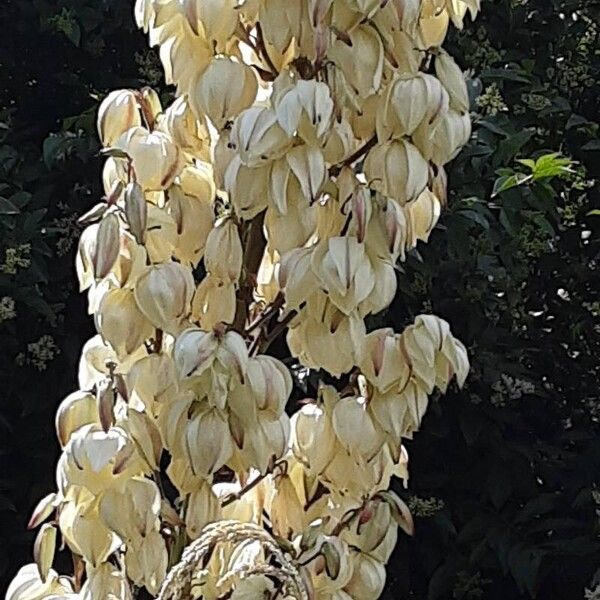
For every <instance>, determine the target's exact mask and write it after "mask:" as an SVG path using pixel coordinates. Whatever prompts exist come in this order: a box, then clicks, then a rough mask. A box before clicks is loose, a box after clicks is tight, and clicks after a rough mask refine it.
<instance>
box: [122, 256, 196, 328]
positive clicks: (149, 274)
mask: <svg viewBox="0 0 600 600" xmlns="http://www.w3.org/2000/svg"><path fill="white" fill-rule="evenodd" d="M134 293H135V301H136V302H137V305H138V307H139V309H140V310H141V311H142V313H143V314H144V315H145V316H146V318H147V319H148V320H149V321H150V323H152V325H154V327H157V328H158V329H163V330H165V331H167V332H169V333H176V332H177V331H178V329H179V327H180V323H181V321H182V320H183V318H184V317H186V316H187V315H188V314H189V312H190V308H191V301H192V296H193V294H194V278H193V276H192V272H191V270H190V269H189V268H188V267H184V266H183V265H181V264H179V263H175V262H170V263H164V264H160V265H153V266H150V267H148V268H147V269H146V272H145V273H144V274H143V275H142V276H141V277H140V278H139V280H138V282H137V285H136V287H135V292H134Z"/></svg>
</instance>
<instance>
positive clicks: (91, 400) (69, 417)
mask: <svg viewBox="0 0 600 600" xmlns="http://www.w3.org/2000/svg"><path fill="white" fill-rule="evenodd" d="M97 422H98V409H97V406H96V398H95V397H94V395H93V394H91V393H90V392H84V391H77V392H73V393H72V394H69V395H68V396H67V397H66V398H65V399H64V400H63V401H62V402H61V403H60V405H59V407H58V410H57V411H56V436H57V437H58V441H59V442H60V445H61V446H62V447H63V448H64V447H65V446H66V445H67V443H68V441H69V439H70V438H71V435H72V434H73V432H75V431H77V430H78V429H79V428H80V427H83V426H84V425H89V424H90V423H97Z"/></svg>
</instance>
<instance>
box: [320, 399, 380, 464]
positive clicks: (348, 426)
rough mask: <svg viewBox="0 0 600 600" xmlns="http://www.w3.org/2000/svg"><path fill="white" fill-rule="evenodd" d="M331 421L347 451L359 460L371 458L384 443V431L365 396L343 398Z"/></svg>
mask: <svg viewBox="0 0 600 600" xmlns="http://www.w3.org/2000/svg"><path fill="white" fill-rule="evenodd" d="M331 423H332V425H333V430H334V432H335V435H336V436H337V438H338V440H339V441H340V443H341V445H342V446H343V448H344V449H345V451H346V452H347V453H348V454H349V455H351V456H352V457H354V458H355V459H357V460H358V461H368V460H370V459H371V458H373V456H375V454H377V452H379V450H380V449H381V447H382V445H383V442H384V440H383V433H382V432H381V430H380V429H379V428H378V427H377V425H376V424H375V422H374V421H373V419H372V417H371V415H370V413H369V412H368V411H367V406H366V403H365V400H364V399H363V398H357V397H353V396H349V397H347V398H341V399H340V400H339V401H338V402H337V404H336V405H335V407H334V409H333V414H332V416H331Z"/></svg>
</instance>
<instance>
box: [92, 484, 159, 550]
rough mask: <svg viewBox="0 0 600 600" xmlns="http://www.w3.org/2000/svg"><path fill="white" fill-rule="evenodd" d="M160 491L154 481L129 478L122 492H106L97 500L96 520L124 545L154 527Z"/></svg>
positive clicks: (115, 490) (120, 490)
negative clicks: (102, 523)
mask: <svg viewBox="0 0 600 600" xmlns="http://www.w3.org/2000/svg"><path fill="white" fill-rule="evenodd" d="M160 509H161V501H160V491H159V489H158V486H157V485H156V483H154V481H151V480H150V479H146V478H142V477H139V478H137V477H136V478H133V479H130V480H129V481H127V482H126V483H125V485H124V487H123V489H114V488H113V489H108V490H106V491H105V492H104V493H103V494H102V496H101V497H100V503H99V510H100V517H101V518H102V521H103V522H104V524H105V525H106V526H107V527H108V528H109V529H110V530H111V531H114V532H115V533H116V534H117V535H118V536H119V537H120V538H121V539H122V540H123V541H124V542H125V543H130V542H131V541H133V540H137V539H138V538H139V537H140V536H146V535H148V534H149V533H150V532H152V531H153V530H154V529H156V527H157V525H158V517H159V514H160Z"/></svg>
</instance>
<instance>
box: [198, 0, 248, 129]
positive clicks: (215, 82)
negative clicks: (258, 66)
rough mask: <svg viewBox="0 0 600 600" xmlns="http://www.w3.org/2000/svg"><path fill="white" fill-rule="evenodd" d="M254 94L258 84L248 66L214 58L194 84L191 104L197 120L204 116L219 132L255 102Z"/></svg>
mask: <svg viewBox="0 0 600 600" xmlns="http://www.w3.org/2000/svg"><path fill="white" fill-rule="evenodd" d="M194 1H199V0H194ZM257 91H258V82H257V80H256V75H255V74H254V71H253V70H252V68H251V67H249V66H247V65H245V64H243V63H239V62H236V61H234V60H232V59H230V58H225V57H215V58H213V59H212V61H211V62H210V63H209V65H208V66H207V67H206V69H205V70H204V72H203V73H202V74H201V75H200V77H199V78H198V80H197V81H196V84H195V86H194V89H193V90H192V93H191V95H190V102H191V105H192V108H193V109H194V110H195V112H196V115H197V116H198V117H201V116H204V115H206V116H207V117H208V118H209V119H210V120H211V121H212V123H213V125H214V126H215V127H216V128H217V129H222V128H223V127H224V125H225V124H226V123H227V121H230V120H231V119H233V118H234V117H235V116H236V115H238V114H239V113H240V112H242V111H243V110H244V109H245V108H248V106H250V105H251V104H252V103H253V102H254V99H255V98H256V93H257Z"/></svg>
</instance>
